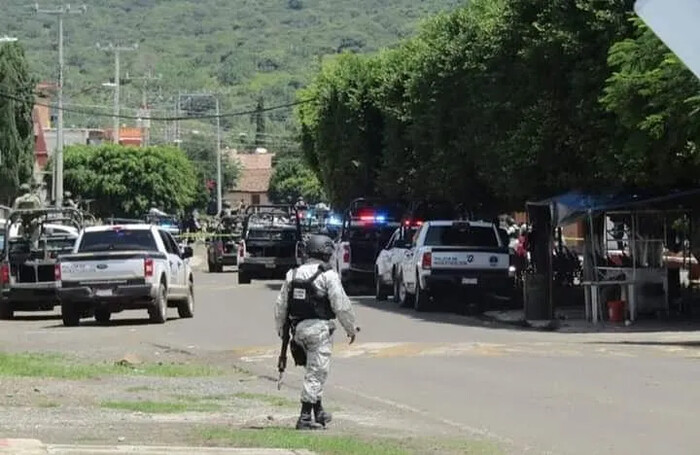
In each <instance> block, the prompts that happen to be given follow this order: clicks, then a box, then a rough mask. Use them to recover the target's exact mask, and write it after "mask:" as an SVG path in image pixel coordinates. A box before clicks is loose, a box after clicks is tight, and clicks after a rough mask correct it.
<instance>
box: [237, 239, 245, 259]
mask: <svg viewBox="0 0 700 455" xmlns="http://www.w3.org/2000/svg"><path fill="white" fill-rule="evenodd" d="M244 256H245V244H244V243H243V242H241V244H240V245H238V257H239V258H242V257H244Z"/></svg>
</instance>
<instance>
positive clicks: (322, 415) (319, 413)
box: [313, 398, 333, 427]
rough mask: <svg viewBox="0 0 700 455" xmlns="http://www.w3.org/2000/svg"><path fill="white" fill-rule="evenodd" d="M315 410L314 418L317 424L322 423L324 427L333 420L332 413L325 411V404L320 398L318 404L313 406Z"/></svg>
mask: <svg viewBox="0 0 700 455" xmlns="http://www.w3.org/2000/svg"><path fill="white" fill-rule="evenodd" d="M313 409H314V418H315V420H316V423H320V424H321V425H323V426H324V427H325V426H326V425H327V424H329V423H330V422H331V420H333V415H332V414H331V413H330V412H326V411H325V410H324V409H323V404H321V399H320V398H319V399H318V401H317V402H316V403H314V405H313Z"/></svg>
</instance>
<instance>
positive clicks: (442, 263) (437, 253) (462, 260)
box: [432, 248, 510, 270]
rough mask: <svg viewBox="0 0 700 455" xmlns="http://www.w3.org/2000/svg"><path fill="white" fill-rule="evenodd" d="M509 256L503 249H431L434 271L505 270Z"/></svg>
mask: <svg viewBox="0 0 700 455" xmlns="http://www.w3.org/2000/svg"><path fill="white" fill-rule="evenodd" d="M509 266H510V256H509V254H508V252H507V251H504V250H503V249H488V248H484V249H467V248H433V249H432V267H433V268H434V269H491V270H507V269H508V267H509Z"/></svg>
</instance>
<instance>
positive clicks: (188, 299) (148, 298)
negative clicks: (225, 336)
mask: <svg viewBox="0 0 700 455" xmlns="http://www.w3.org/2000/svg"><path fill="white" fill-rule="evenodd" d="M190 257H192V248H190V247H184V248H183V249H182V251H181V250H180V248H179V247H178V245H177V243H175V240H174V239H173V237H172V235H171V234H170V233H169V232H167V231H165V230H163V229H161V228H159V227H157V226H153V225H149V224H132V225H124V226H95V227H88V228H85V229H83V231H82V232H81V233H80V237H79V238H78V241H77V242H76V245H75V248H74V250H73V254H69V255H65V256H62V257H61V258H60V260H59V266H58V268H57V272H56V273H57V276H58V277H59V278H60V280H61V287H60V289H59V297H60V300H61V316H62V319H63V324H64V325H66V326H76V325H78V324H79V323H80V319H81V318H84V317H90V316H93V315H94V317H95V319H96V320H97V322H99V323H106V322H108V321H109V319H110V317H111V314H112V313H117V312H121V311H123V310H134V309H146V310H148V314H149V317H150V320H151V321H152V322H155V323H159V324H162V323H164V322H165V321H166V320H167V308H168V307H175V308H177V311H178V314H179V316H180V317H181V318H191V317H192V316H193V313H194V279H193V275H192V271H191V270H190V266H189V264H188V262H187V259H188V258H190Z"/></svg>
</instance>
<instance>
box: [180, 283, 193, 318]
mask: <svg viewBox="0 0 700 455" xmlns="http://www.w3.org/2000/svg"><path fill="white" fill-rule="evenodd" d="M177 315H178V316H180V318H182V319H188V318H191V317H194V285H193V284H192V282H191V281H190V286H189V289H188V291H187V300H183V301H182V302H180V303H179V304H178V305H177Z"/></svg>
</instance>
